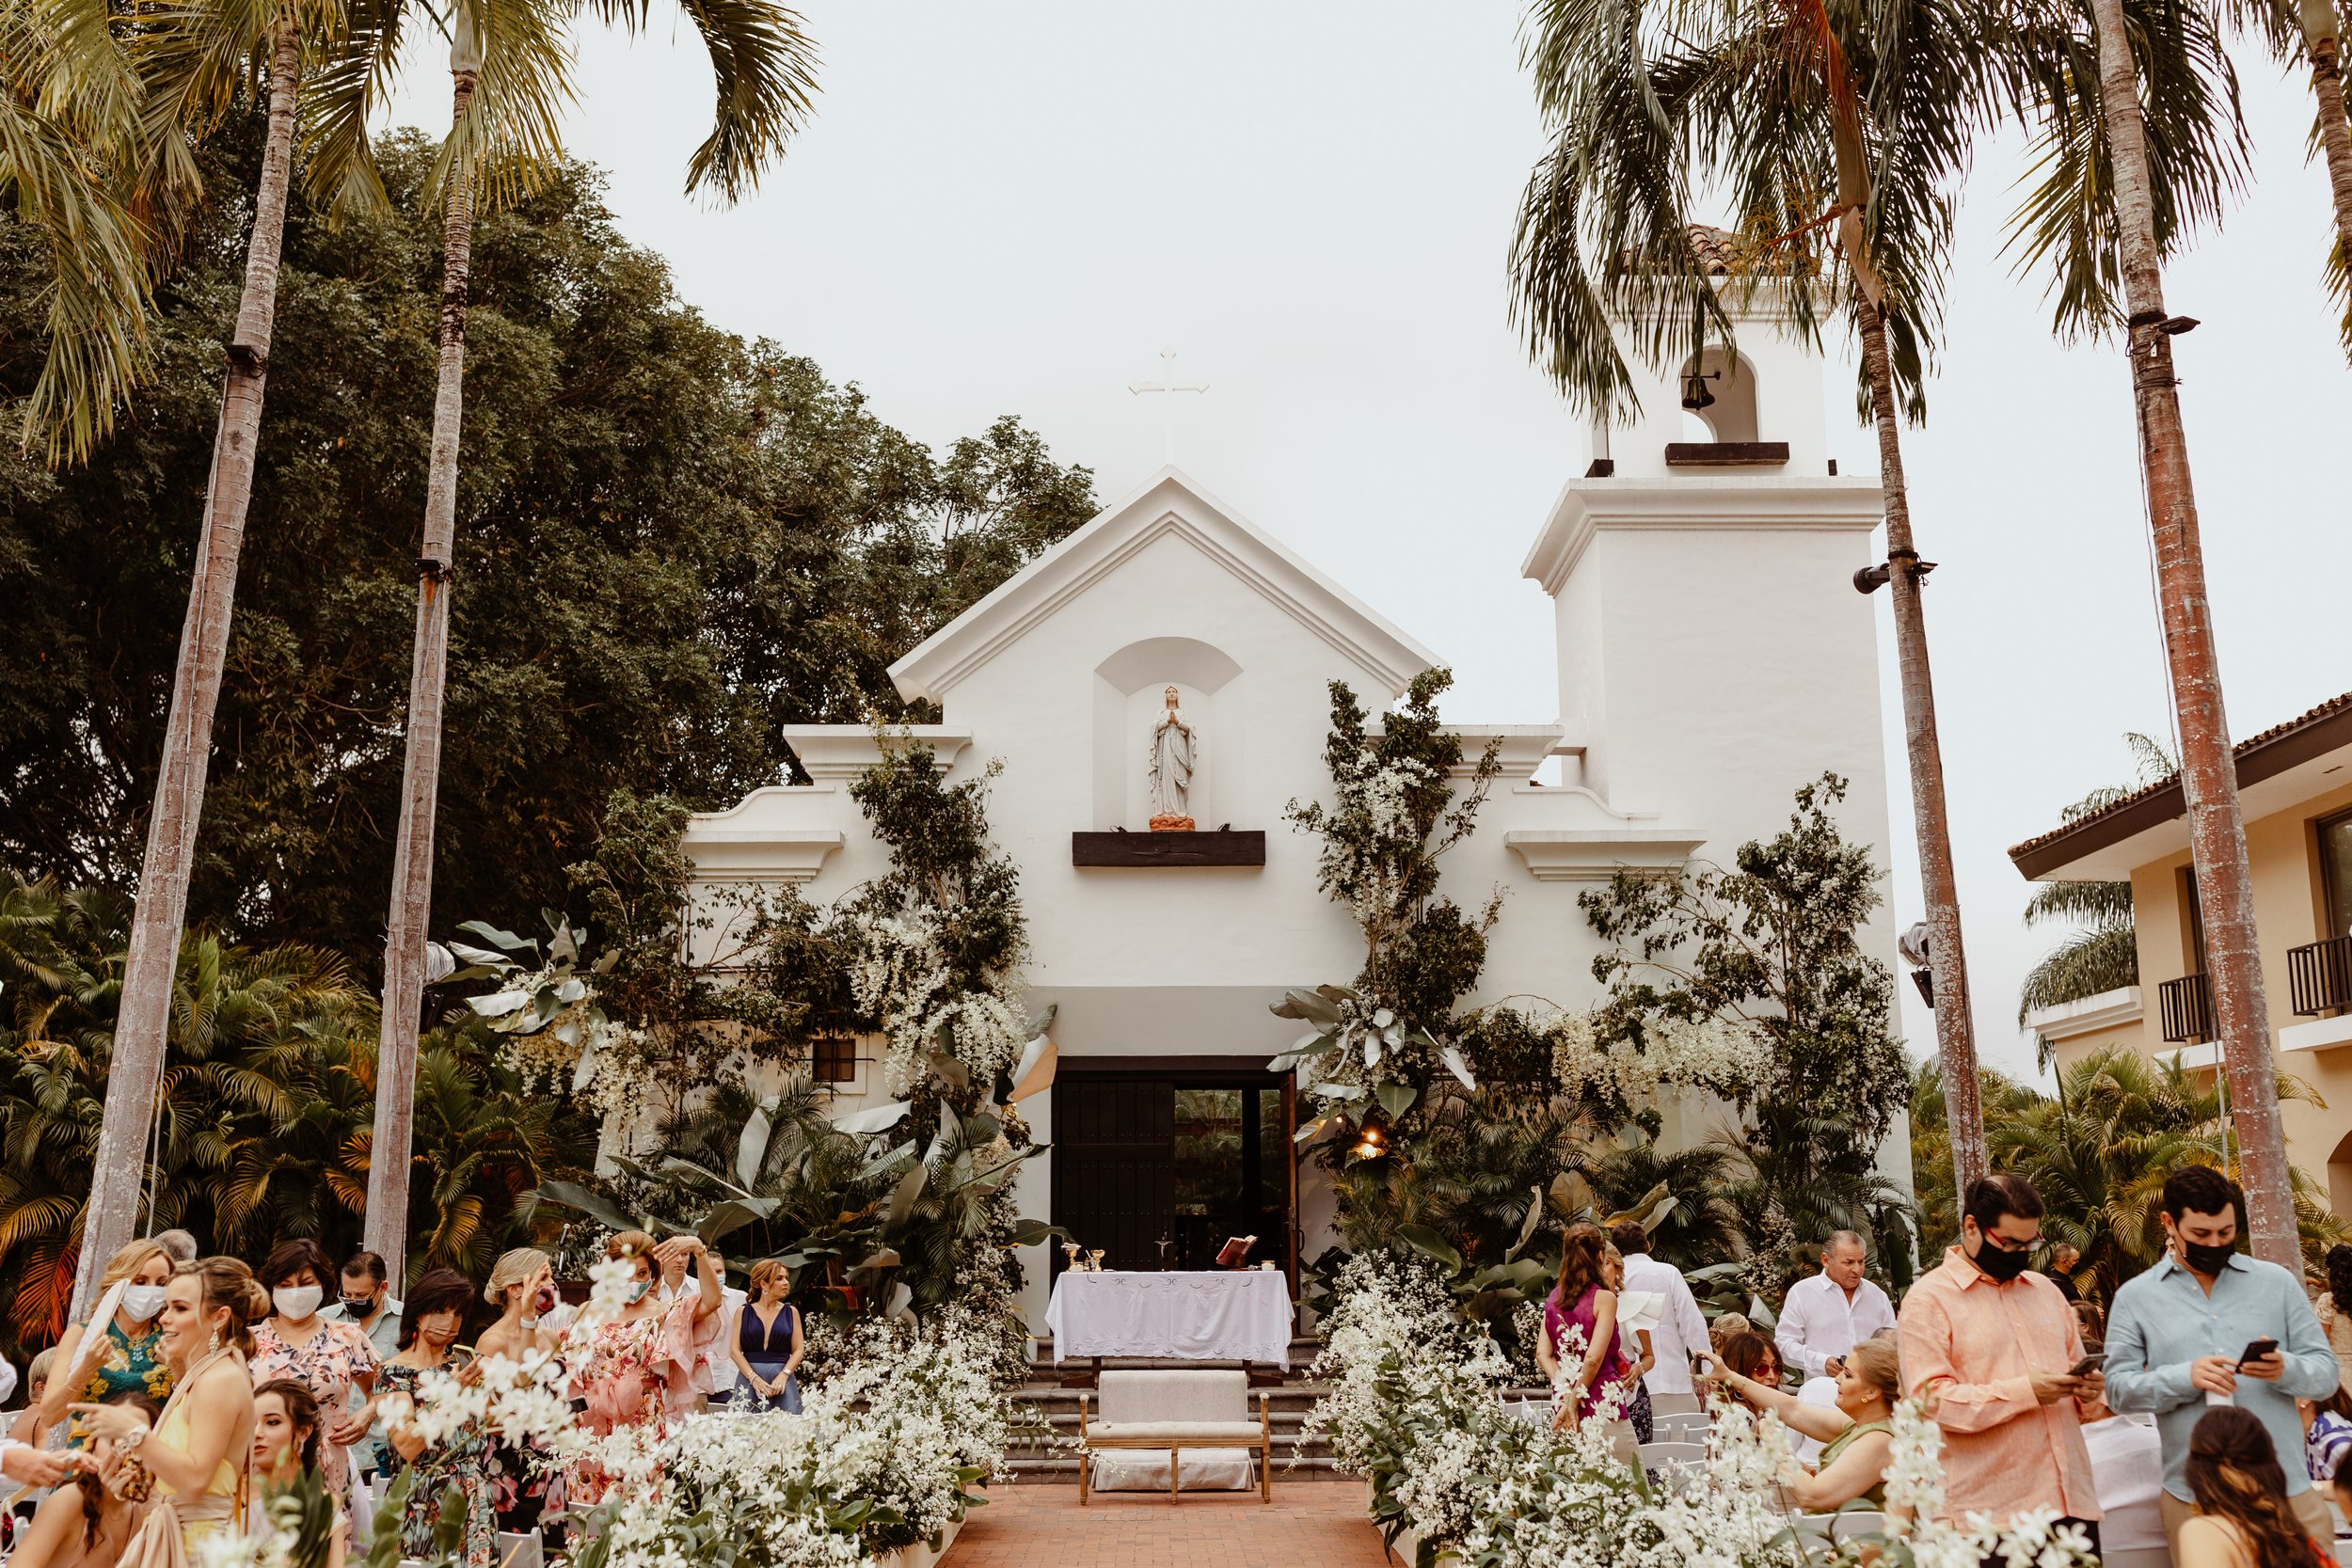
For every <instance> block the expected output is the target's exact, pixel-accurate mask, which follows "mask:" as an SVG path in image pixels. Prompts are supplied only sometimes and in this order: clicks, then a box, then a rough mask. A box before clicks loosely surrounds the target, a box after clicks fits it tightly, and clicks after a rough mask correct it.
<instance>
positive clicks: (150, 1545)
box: [72, 1258, 270, 1568]
mask: <svg viewBox="0 0 2352 1568" xmlns="http://www.w3.org/2000/svg"><path fill="white" fill-rule="evenodd" d="M269 1312H270V1299H269V1292H268V1291H264V1290H262V1287H261V1285H260V1283H259V1282H257V1281H256V1280H255V1279H254V1277H253V1271H252V1270H250V1269H248V1268H246V1266H245V1265H244V1264H243V1263H240V1262H238V1261H237V1260H236V1259H233V1258H207V1259H204V1260H203V1261H201V1262H198V1263H183V1264H182V1265H181V1266H180V1269H179V1272H178V1273H176V1274H174V1275H172V1276H171V1283H170V1284H169V1285H167V1286H166V1287H164V1307H163V1312H162V1314H161V1316H160V1329H161V1333H160V1335H159V1337H158V1338H157V1340H156V1343H157V1346H158V1348H159V1349H161V1350H162V1352H163V1354H164V1360H165V1362H166V1363H167V1365H168V1366H169V1367H170V1368H171V1377H172V1388H171V1400H170V1402H168V1403H167V1404H166V1405H165V1406H164V1413H163V1415H162V1416H160V1417H159V1418H156V1421H155V1426H154V1430H153V1431H152V1432H150V1431H149V1430H148V1426H147V1422H146V1419H145V1418H144V1416H143V1415H142V1413H140V1412H138V1411H135V1410H132V1409H130V1408H128V1407H126V1406H124V1405H119V1404H88V1403H82V1404H76V1405H74V1406H72V1411H73V1413H74V1414H75V1415H77V1416H79V1417H81V1418H82V1424H83V1426H84V1427H85V1428H86V1429H87V1431H88V1433H89V1434H90V1436H91V1438H92V1439H93V1440H95V1439H98V1438H102V1437H103V1438H108V1439H110V1440H112V1441H113V1442H114V1444H115V1445H116V1447H117V1448H118V1449H120V1450H121V1451H122V1452H123V1453H126V1454H128V1455H130V1456H131V1457H132V1458H134V1459H135V1460H136V1461H137V1462H138V1464H139V1465H140V1467H141V1468H143V1469H144V1470H146V1471H147V1473H148V1474H149V1475H151V1476H152V1477H153V1478H154V1479H155V1481H156V1487H155V1496H154V1507H153V1508H151V1510H150V1511H149V1513H148V1515H147V1518H146V1521H145V1522H144V1523H143V1524H141V1525H140V1527H139V1531H138V1534H136V1535H135V1536H134V1537H132V1540H131V1544H130V1545H129V1547H128V1548H126V1549H125V1550H124V1552H123V1555H122V1560H123V1562H124V1564H125V1565H126V1568H158V1565H164V1564H176V1563H177V1562H178V1561H179V1560H180V1554H182V1553H188V1554H193V1553H194V1552H195V1550H196V1549H197V1547H198V1545H199V1544H200V1543H201V1542H202V1541H203V1540H204V1538H205V1537H206V1536H208V1535H210V1534H213V1533H214V1532H215V1531H217V1530H220V1529H222V1528H230V1529H233V1528H235V1521H236V1519H237V1517H238V1516H239V1515H240V1514H241V1513H243V1512H244V1506H245V1497H246V1491H247V1489H248V1487H249V1485H250V1477H249V1474H248V1472H249V1470H250V1467H251V1465H252V1460H253V1379H252V1376H251V1374H250V1373H248V1372H247V1371H246V1354H248V1353H249V1352H250V1351H251V1350H252V1348H253V1332H252V1325H253V1324H255V1323H259V1322H261V1321H262V1319H263V1318H266V1317H268V1316H269Z"/></svg>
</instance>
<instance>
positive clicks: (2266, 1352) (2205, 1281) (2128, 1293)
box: [2106, 1165, 2338, 1552]
mask: <svg viewBox="0 0 2352 1568" xmlns="http://www.w3.org/2000/svg"><path fill="white" fill-rule="evenodd" d="M2242 1202H2243V1199H2242V1198H2241V1196H2240V1195H2239V1193H2238V1190H2237V1187H2236V1186H2235V1184H2233V1182H2232V1181H2231V1180H2230V1179H2229V1178H2228V1177H2226V1176H2224V1175H2222V1174H2221V1173H2220V1172H2219V1171H2217V1170H2215V1169H2213V1168H2211V1167H2210V1166H2206V1165H2184V1166H2182V1167H2181V1168H2180V1169H2179V1170H2176V1171H2174V1172H2173V1173H2172V1174H2171V1175H2170V1176H2169V1177H2167V1178H2165V1182H2164V1198H2163V1206H2164V1239H2165V1257H2164V1260H2163V1261H2162V1262H2160V1263H2158V1264H2157V1265H2156V1266H2155V1267H2154V1268H2153V1269H2150V1270H2149V1271H2148V1272H2147V1273H2145V1274H2143V1275H2138V1276H2137V1277H2136V1278H2133V1279H2129V1280H2126V1281H2125V1282H2124V1283H2123V1286H2122V1289H2121V1290H2119V1291H2116V1292H2115V1303H2114V1305H2113V1306H2112V1307H2110V1308H2108V1312H2107V1341H2106V1352H2107V1403H2108V1404H2109V1405H2111V1406H2112V1407H2113V1408H2115V1409H2116V1410H2118V1411H2129V1410H2148V1411H2153V1412H2154V1413H2155V1417H2156V1430H2157V1432H2158V1433H2159V1435H2161V1436H2162V1438H2163V1440H2164V1492H2163V1495H2162V1496H2160V1497H2158V1498H2157V1499H2156V1502H2157V1506H2158V1507H2159V1508H2160V1509H2162V1511H2163V1513H2164V1529H2165V1535H2166V1536H2167V1538H2168V1539H2169V1540H2170V1541H2171V1542H2172V1543H2173V1546H2174V1549H2175V1551H2176V1552H2177V1551H2178V1549H2179V1543H2180V1533H2181V1527H2182V1526H2183V1525H2184V1524H2186V1523H2187V1522H2188V1520H2189V1519H2190V1518H2191V1517H2193V1516H2194V1515H2195V1514H2196V1513H2197V1505H2196V1502H2195V1501H2194V1500H2193V1496H2192V1494H2191V1492H2190V1490H2189V1484H2188V1479H2187V1466H2188V1452H2189V1434H2190V1433H2191V1432H2192V1431H2194V1430H2195V1428H2196V1425H2197V1419H2198V1418H2199V1417H2201V1416H2202V1415H2203V1414H2204V1413H2205V1407H2206V1406H2207V1405H2209V1404H2234V1405H2237V1406H2239V1407H2240V1408H2241V1409H2244V1410H2246V1411H2248V1412H2249V1414H2251V1415H2253V1416H2254V1417H2256V1418H2259V1419H2260V1420H2261V1421H2262V1424H2263V1425H2264V1427H2265V1428H2266V1429H2267V1430H2268V1431H2269V1433H2270V1440H2271V1443H2272V1445H2273V1446H2274V1447H2275V1448H2276V1449H2278V1451H2279V1452H2280V1453H2293V1452H2295V1445H2296V1443H2298V1442H2300V1441H2301V1440H2302V1436H2303V1419H2302V1417H2301V1416H2300V1414H2298V1413H2297V1411H2296V1407H2295V1402H2296V1400H2297V1399H2307V1400H2319V1399H2325V1398H2327V1397H2328V1395H2330V1394H2332V1393H2334V1392H2335V1390H2336V1383H2337V1377H2338V1368H2337V1366H2336V1356H2335V1352H2334V1351H2332V1350H2330V1349H2329V1348H2328V1336H2327V1334H2326V1333H2325V1331H2323V1330H2322V1329H2321V1328H2320V1326H2319V1314H2318V1313H2317V1312H2315V1311H2313V1310H2312V1304H2311V1302H2310V1301H2309V1300H2307V1299H2306V1298H2305V1297H2304V1294H2303V1284H2302V1281H2301V1280H2299V1279H2297V1278H2296V1276H2295V1275H2294V1274H2292V1273H2291V1272H2289V1271H2288V1270H2285V1269H2282V1268H2280V1267H2279V1266H2278V1265H2277V1264H2275V1263H2265V1262H2264V1261H2263V1260H2262V1259H2258V1258H2250V1257H2248V1256H2247V1255H2246V1254H2244V1253H2241V1252H2239V1251H2238V1250H2237V1236H2238V1212H2239V1210H2240V1208H2241V1206H2242ZM2249 1349H2253V1350H2257V1351H2260V1352H2262V1354H2256V1355H2252V1356H2249V1355H2248V1354H2247V1352H2248V1351H2249ZM2286 1485H2287V1501H2288V1503H2289V1504H2290V1505H2292V1506H2293V1507H2294V1509H2295V1511H2296V1516H2297V1517H2298V1518H2299V1519H2301V1521H2302V1523H2303V1528H2304V1529H2305V1530H2307V1531H2308V1532H2309V1533H2310V1534H2311V1535H2312V1537H2313V1538H2314V1539H2317V1540H2320V1541H2328V1540H2330V1539H2332V1538H2333V1535H2334V1528H2333V1525H2332V1522H2331V1521H2330V1519H2329V1517H2328V1503H2327V1499H2326V1498H2325V1497H2322V1496H2321V1495H2320V1494H2319V1492H2318V1490H2317V1489H2315V1488H2314V1487H2313V1486H2312V1483H2311V1479H2310V1477H2309V1476H2307V1475H2306V1474H2305V1473H2304V1471H2303V1467H2302V1466H2301V1465H2291V1466H2289V1467H2288V1469H2287V1474H2286Z"/></svg>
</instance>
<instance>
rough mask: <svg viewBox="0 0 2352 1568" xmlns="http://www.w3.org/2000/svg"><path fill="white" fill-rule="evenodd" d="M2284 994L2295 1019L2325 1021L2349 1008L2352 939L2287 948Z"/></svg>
mask: <svg viewBox="0 0 2352 1568" xmlns="http://www.w3.org/2000/svg"><path fill="white" fill-rule="evenodd" d="M2287 990H2288V991H2289V992H2291V993H2292V994H2293V996H2294V998H2295V1016H2296V1017H2297V1018H2324V1017H2325V1016H2327V1015H2328V1014H2329V1013H2340V1012H2343V1011H2344V1009H2345V1008H2347V1007H2352V937H2331V938H2329V939H2328V941H2326V942H2305V943H2304V944H2303V945H2302V946H2300V947H2290V948H2288V949H2287Z"/></svg>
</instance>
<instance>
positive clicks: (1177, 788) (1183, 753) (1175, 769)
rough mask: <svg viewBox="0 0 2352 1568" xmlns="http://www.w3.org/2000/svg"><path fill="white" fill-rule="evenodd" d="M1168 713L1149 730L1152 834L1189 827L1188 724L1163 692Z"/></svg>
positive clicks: (1173, 700)
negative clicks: (1166, 701)
mask: <svg viewBox="0 0 2352 1568" xmlns="http://www.w3.org/2000/svg"><path fill="white" fill-rule="evenodd" d="M1167 696H1168V711H1167V712H1165V713H1163V714H1161V715H1160V719H1159V722H1158V723H1156V724H1154V725H1153V726H1152V828H1153V829H1154V830H1155V831H1160V832H1166V831H1168V830H1171V829H1184V828H1189V827H1191V826H1192V759H1193V750H1192V748H1193V733H1192V725H1191V724H1189V723H1187V722H1186V721H1185V720H1184V709H1183V708H1180V707H1178V706H1177V705H1176V689H1175V688H1174V687H1172V686H1171V687H1169V688H1168V692H1167Z"/></svg>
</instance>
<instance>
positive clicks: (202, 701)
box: [73, 21, 302, 1319]
mask: <svg viewBox="0 0 2352 1568" xmlns="http://www.w3.org/2000/svg"><path fill="white" fill-rule="evenodd" d="M301 75H302V40H301V38H300V36H299V35H298V34H297V33H296V32H295V30H294V24H292V23H291V22H282V21H281V22H279V23H278V24H277V25H276V28H275V29H274V32H273V36H272V40H271V47H270V76H269V133H268V136H267V139H266V140H265V141H264V142H263V144H262V178H261V182H260V184H259V185H258V186H257V187H256V188H255V191H254V198H253V232H252V235H251V237H250V238H249V239H248V240H247V241H246V260H245V292H244V294H243V295H242V297H241V298H240V299H239V301H238V304H237V324H236V330H235V333H234V335H233V336H232V337H231V338H230V342H229V368H228V374H227V376H226V379H225V380H224V381H223V383H222V387H221V398H220V426H219V429H218V431H217V432H216V433H215V436H214V438H213V469H212V474H211V477H210V480H209V482H208V483H207V484H206V487H205V494H204V529H203V532H202V534H201V536H200V538H199V543H198V555H197V567H196V578H195V581H194V583H193V585H192V586H191V588H190V590H189V594H188V613H187V619H186V621H185V622H184V623H183V626H182V627H181V632H180V657H179V662H178V665H177V667H176V668H175V669H174V670H173V672H172V684H171V711H170V716H169V718H168V719H167V721H166V723H165V727H164V750H163V757H162V760H161V762H160V763H159V764H158V766H157V768H156V771H155V807H154V810H153V812H152V813H151V815H150V816H149V817H148V819H147V851H146V855H145V858H144V859H143V860H142V861H141V863H140V866H139V885H138V904H137V908H136V911H135V913H134V915H133V918H132V924H131V945H130V952H129V954H128V956H127V957H126V958H125V959H124V962H123V967H122V991H121V1001H120V1003H119V1007H118V1009H117V1012H116V1017H115V1035H114V1049H113V1052H112V1054H111V1056H110V1058H109V1061H108V1066H107V1072H106V1106H105V1117H104V1120H103V1122H102V1123H101V1124H100V1127H99V1132H98V1149H97V1156H96V1160H95V1164H94V1167H93V1170H92V1174H91V1180H90V1196H89V1204H88V1208H87V1213H86V1216H85V1219H84V1223H83V1230H82V1250H81V1259H80V1262H79V1264H78V1266H77V1268H76V1271H75V1275H74V1287H73V1312H74V1315H75V1317H76V1318H77V1319H78V1318H79V1317H80V1316H81V1315H82V1314H84V1313H86V1312H87V1311H88V1310H89V1307H90V1305H91V1301H90V1298H91V1296H92V1294H93V1293H94V1289H95V1284H96V1281H97V1277H98V1270H99V1267H100V1265H102V1264H103V1262H104V1260H105V1259H107V1258H109V1257H111V1256H112V1255H113V1253H114V1252H115V1250H116V1249H117V1248H118V1247H119V1246H121V1245H122V1244H123V1243H126V1242H128V1241H130V1240H131V1238H132V1236H133V1234H134V1233H135V1229H136V1227H137V1225H138V1212H139V1188H140V1185H141V1182H142V1180H143V1178H144V1177H145V1174H146V1154H147V1141H148V1133H149V1131H150V1129H151V1125H152V1122H153V1118H154V1117H155V1114H156V1105H155V1097H156V1093H157V1091H158V1089H159V1087H160V1086H161V1085H162V1082H163V1071H164V1051H165V1044H166V1041H167V1037H168V1035H169V1029H170V1021H171V990H172V983H173V977H174V974H175V972H176V970H177V967H178V960H179V956H180V939H181V935H182V932H183V927H185V926H186V923H187V913H188V872H189V867H190V865H191V864H192V863H193V862H194V861H195V858H196V830H197V823H198V820H199V817H200V816H201V815H202V812H203V805H204V776H205V773H206V771H207V768H208V766H209V764H210V761H211V751H212V743H213V714H214V711H215V708H217V707H218V705H219V703H220V684H221V671H222V668H223V666H224V665H226V663H227V662H228V657H229V625H230V610H231V608H232V606H233V603H234V600H235V598H236V592H237V556H238V552H239V550H240V549H241V547H242V546H243V545H244V543H245V518H246V509H247V507H248V506H249V504H250V503H251V501H252V499H253V454H254V449H255V447H256V446H257V445H258V443H259V442H260V440H261V434H262V385H263V382H264V381H265V379H266V377H267V374H268V371H269V346H270V328H271V325H272V323H273V321H274V319H275V317H276V314H277V308H278V252H279V248H280V246H281V245H283V243H284V240H285V232H286V200H287V195H288V192H289V190H290V188H291V185H292V181H293V170H294V95H295V91H296V88H297V87H299V86H300V83H301Z"/></svg>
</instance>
